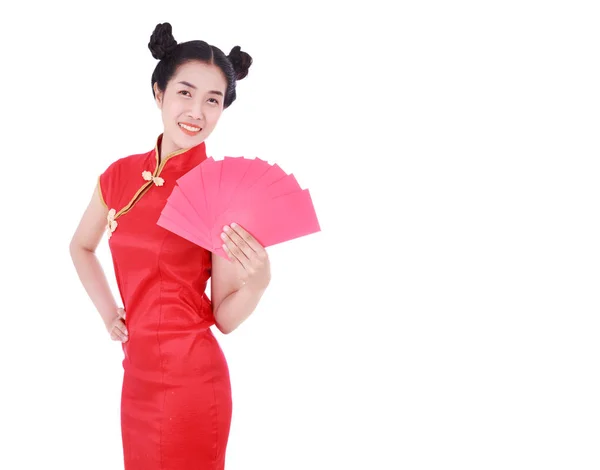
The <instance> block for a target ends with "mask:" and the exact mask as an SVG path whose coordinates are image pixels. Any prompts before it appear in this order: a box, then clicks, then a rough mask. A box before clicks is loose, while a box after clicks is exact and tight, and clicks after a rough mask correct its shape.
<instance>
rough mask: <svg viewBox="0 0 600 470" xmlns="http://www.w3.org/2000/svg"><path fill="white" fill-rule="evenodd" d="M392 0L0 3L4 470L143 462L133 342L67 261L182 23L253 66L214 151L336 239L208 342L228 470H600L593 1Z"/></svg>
mask: <svg viewBox="0 0 600 470" xmlns="http://www.w3.org/2000/svg"><path fill="white" fill-rule="evenodd" d="M384 3H387V2H377V1H370V2H364V3H361V4H354V3H353V2H341V1H340V2H328V1H320V2H312V3H311V2H297V3H294V4H291V3H289V2H278V3H273V4H271V5H269V4H266V3H263V4H261V3H259V2H256V1H252V2H232V1H227V2H212V3H209V2H202V1H194V2H170V3H169V2H150V1H146V2H143V3H140V4H133V3H131V2H125V1H123V2H118V3H116V4H114V5H110V4H105V3H104V2H102V3H98V2H96V3H89V2H78V3H73V4H72V5H69V4H67V3H61V2H43V3H42V2H38V3H35V2H34V3H32V2H26V3H20V4H18V6H17V4H12V5H7V4H6V5H5V4H3V6H2V11H0V17H1V18H2V28H1V29H0V35H1V37H0V44H1V46H2V56H1V57H0V63H1V64H2V65H1V68H2V72H1V74H0V80H1V81H2V82H1V83H0V85H1V91H2V101H1V107H2V108H1V109H2V113H1V116H2V126H1V132H2V150H3V152H2V165H3V168H2V173H1V174H0V182H1V184H0V193H1V194H0V197H1V200H2V203H3V206H2V220H1V222H0V223H1V224H2V225H1V232H0V233H1V240H2V243H1V248H0V249H1V253H0V254H1V261H0V269H1V275H2V284H1V287H0V288H1V296H2V297H1V298H2V304H1V315H2V320H3V321H2V335H1V337H2V340H1V341H0V348H1V349H0V353H1V356H0V358H1V359H0V360H1V364H0V365H1V376H0V393H1V401H0V404H1V405H0V406H1V407H2V409H1V413H0V416H1V418H0V436H2V437H1V443H0V446H1V447H0V468H2V469H7V470H8V469H10V470H17V469H28V470H29V469H36V470H37V469H46V468H60V469H79V470H80V469H86V470H93V469H103V470H104V469H115V470H116V469H120V468H123V466H122V454H121V452H122V449H121V436H120V423H119V406H120V387H121V379H122V366H121V360H122V350H121V345H120V344H119V343H117V342H113V341H111V340H110V338H109V337H108V335H107V333H106V331H105V330H104V327H103V324H102V322H101V321H100V316H99V315H98V313H97V312H96V311H95V309H94V307H93V304H92V303H91V301H90V300H89V299H88V297H87V296H86V294H85V291H84V289H83V287H82V285H81V284H80V282H79V280H78V278H77V274H76V272H75V269H74V267H73V265H72V262H71V259H70V256H69V250H68V246H69V241H70V238H71V236H72V234H73V232H74V230H75V228H76V226H77V224H78V222H79V218H80V217H81V215H82V213H83V210H84V209H85V207H86V206H87V203H88V201H89V198H90V197H91V196H92V192H93V190H94V186H95V184H96V179H97V177H98V175H99V174H100V172H102V171H103V170H104V169H105V168H106V166H107V165H108V164H109V163H111V162H112V161H114V160H115V159H117V158H120V157H122V156H126V155H130V154H133V153H141V152H146V151H148V150H150V149H152V147H153V145H154V141H155V139H156V137H157V136H158V135H159V134H160V132H162V123H161V120H160V114H159V111H158V110H157V108H156V106H155V104H154V102H153V99H152V93H151V88H150V77H151V73H152V70H153V68H154V66H155V65H156V61H155V60H154V59H153V58H152V56H151V54H150V51H149V50H148V48H147V44H148V41H149V38H150V35H151V33H152V31H153V29H154V27H155V26H156V24H157V23H159V22H166V21H168V22H170V23H171V24H172V25H173V33H174V35H175V38H176V39H177V40H178V41H180V42H182V41H187V40H192V39H203V40H206V41H208V42H209V43H211V44H215V45H217V46H218V47H220V48H221V49H222V50H223V51H224V52H225V53H228V52H229V51H230V50H231V48H232V47H233V46H235V45H240V46H241V47H242V50H244V51H246V52H248V53H249V54H250V55H251V56H252V57H253V59H254V64H253V65H252V68H251V69H250V73H249V75H248V77H247V78H245V79H244V80H242V81H240V82H239V83H238V99H237V101H236V102H235V103H234V104H233V105H232V106H231V108H230V109H228V110H226V111H225V113H224V115H223V117H222V118H221V121H220V122H219V124H218V126H217V128H216V130H215V131H214V133H213V134H212V135H211V136H210V137H209V139H208V140H207V151H208V154H209V155H212V156H214V157H215V158H217V159H218V158H221V157H223V156H225V155H232V156H240V155H243V156H248V157H252V156H258V157H260V158H263V159H266V160H268V161H270V162H277V163H278V164H279V165H280V166H281V167H282V168H283V169H284V170H286V171H287V172H293V173H294V174H295V176H296V177H297V179H298V181H299V182H300V184H301V185H302V186H303V187H305V188H309V190H310V192H311V195H312V198H313V202H314V204H315V207H316V210H317V213H318V216H319V221H320V223H321V228H322V231H321V232H320V233H318V234H313V235H310V236H307V237H303V238H301V239H297V240H293V241H290V242H288V243H284V244H281V245H278V246H275V247H272V248H269V250H268V252H269V254H270V258H271V265H272V273H273V280H272V283H271V285H270V287H269V289H268V291H267V293H266V294H265V297H264V298H263V300H262V301H261V303H260V305H259V307H258V308H257V310H256V311H255V313H254V314H253V315H252V316H251V317H250V318H249V319H248V320H247V321H246V322H245V323H244V324H243V325H242V326H240V327H239V328H238V329H237V330H236V331H235V332H234V333H232V334H231V335H228V336H223V335H221V334H220V333H219V332H218V331H216V330H215V334H216V335H217V338H218V339H219V341H220V342H221V345H222V347H223V349H224V351H225V353H226V356H227V358H228V361H229V365H230V372H231V377H232V386H233V399H234V415H233V421H232V428H231V435H230V441H229V446H228V452H227V470H242V469H243V470H247V469H261V470H267V469H277V470H281V469H286V470H293V469H302V470H304V469H311V470H312V469H315V470H316V469H355V468H356V469H402V470H424V469H435V470H439V469H460V470H467V469H477V470H481V469H486V470H488V469H502V470H504V469H511V470H516V469H527V470H531V469H544V470H548V469H578V470H584V469H597V468H599V467H600V448H599V445H598V441H599V439H600V406H599V403H600V399H599V397H600V380H599V376H598V352H599V351H598V327H599V326H600V325H599V323H600V322H599V320H598V310H599V308H598V307H599V301H598V297H599V296H598V285H599V282H600V252H599V249H598V246H599V244H598V240H599V235H600V234H599V224H598V201H599V196H600V194H599V185H598V177H599V169H600V168H599V164H598V154H599V139H598V126H599V124H600V111H599V109H600V95H599V91H598V90H599V89H600V87H599V85H598V84H599V83H600V68H599V65H598V64H599V61H598V57H599V54H598V52H599V51H598V44H600V37H599V36H600V32H599V31H600V30H599V29H598V24H599V20H600V17H599V15H598V12H597V11H595V10H594V9H593V6H594V2H577V1H573V0H571V1H569V2H567V1H563V2H558V1H555V2H548V1H545V2H541V1H538V2H533V1H524V0H520V1H503V2H476V1H471V2H467V1H458V2H442V1H438V2H433V1H419V2H399V3H398V2H396V3H395V7H394V8H396V10H395V11H393V10H392V6H385V7H384V6H383V4H384ZM390 4H391V5H392V4H394V2H390ZM98 256H99V258H100V260H101V262H102V264H103V266H104V268H105V271H106V272H107V275H108V277H109V279H110V281H111V284H112V286H113V288H114V289H115V290H114V292H115V294H116V292H117V291H116V284H115V281H114V275H113V273H112V264H111V261H110V256H109V252H108V246H107V244H106V238H104V239H103V241H102V243H101V245H100V247H99V250H98Z"/></svg>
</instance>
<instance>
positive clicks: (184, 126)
mask: <svg viewBox="0 0 600 470" xmlns="http://www.w3.org/2000/svg"><path fill="white" fill-rule="evenodd" d="M178 124H179V127H183V128H184V129H185V130H188V131H190V132H200V131H201V130H202V128H200V127H192V126H188V125H186V124H181V123H178Z"/></svg>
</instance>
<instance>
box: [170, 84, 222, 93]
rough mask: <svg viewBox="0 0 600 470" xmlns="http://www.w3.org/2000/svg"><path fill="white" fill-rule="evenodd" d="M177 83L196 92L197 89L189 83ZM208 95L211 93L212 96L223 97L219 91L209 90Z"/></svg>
mask: <svg viewBox="0 0 600 470" xmlns="http://www.w3.org/2000/svg"><path fill="white" fill-rule="evenodd" d="M178 83H181V84H182V85H185V86H187V87H190V88H193V89H194V90H197V89H198V88H196V86H195V85H192V84H191V83H190V82H185V81H183V82H178ZM209 93H212V94H214V95H219V96H223V93H221V92H220V91H218V90H210V91H209Z"/></svg>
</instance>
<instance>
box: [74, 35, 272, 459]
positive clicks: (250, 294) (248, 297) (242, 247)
mask: <svg viewBox="0 0 600 470" xmlns="http://www.w3.org/2000/svg"><path fill="white" fill-rule="evenodd" d="M148 47H149V48H150V50H151V51H152V55H153V56H154V58H156V59H159V60H160V62H159V63H158V65H157V66H156V69H155V70H154V73H153V75H152V89H153V94H154V98H155V101H156V103H157V105H158V108H159V109H160V110H161V113H162V120H163V124H164V131H163V133H162V134H161V135H160V136H159V137H158V139H157V140H156V145H155V147H154V149H153V150H151V151H148V152H146V153H142V154H136V155H130V156H128V157H124V158H121V159H118V160H116V161H115V162H113V163H112V164H111V165H110V166H109V167H108V168H107V169H106V171H105V172H104V173H102V174H101V175H100V176H99V179H98V185H97V188H96V190H95V191H94V195H93V197H92V200H91V201H90V203H89V206H88V207H87V209H86V211H85V213H84V215H83V217H82V219H81V222H80V224H79V226H78V228H77V230H76V232H75V234H74V236H73V239H72V241H71V246H70V250H71V256H72V259H73V262H74V264H75V267H76V269H77V272H78V275H79V277H80V279H81V281H82V283H83V285H84V287H85V289H86V291H87V293H88V294H89V296H90V298H91V300H92V301H93V303H94V305H95V306H96V308H97V309H98V311H99V313H100V315H101V317H102V319H103V321H104V323H105V325H106V328H107V330H108V332H109V333H110V337H111V338H112V339H113V340H118V341H121V342H122V347H123V351H124V359H123V368H124V375H123V388H122V395H121V431H122V439H123V453H124V461H125V469H126V470H159V469H160V470H186V469H190V470H191V469H194V470H196V469H223V468H224V465H225V451H226V446H227V441H228V437H229V430H230V423H231V414H232V407H231V406H232V404H231V388H230V381H229V371H228V367H227V362H226V360H225V357H224V355H223V352H222V350H221V348H220V346H219V344H218V342H217V340H216V338H215V337H214V335H213V333H212V331H211V329H210V326H212V325H216V327H217V328H218V329H219V330H220V331H221V332H222V333H224V334H228V333H230V332H232V331H233V330H234V329H235V328H236V327H237V326H238V325H239V324H240V323H242V322H243V321H244V320H245V319H246V318H248V316H249V315H250V314H251V313H252V312H253V311H254V309H255V307H256V305H257V304H258V302H259V300H260V298H261V296H262V295H263V293H264V291H265V289H266V288H267V286H268V284H269V282H270V263H269V259H268V256H267V254H266V251H265V249H264V248H263V247H262V246H261V245H260V244H259V243H258V242H257V241H256V240H255V239H254V238H253V237H252V236H251V235H250V234H249V233H247V232H246V231H245V230H244V229H243V228H242V227H239V226H236V225H235V224H231V226H226V227H224V230H223V233H222V237H223V241H224V249H225V251H226V253H227V255H228V257H229V260H225V259H223V258H221V257H220V256H216V255H212V254H211V253H210V252H209V251H207V250H205V249H204V248H202V247H199V246H197V245H195V244H193V243H191V242H189V241H187V240H185V239H183V238H181V237H179V236H177V235H175V234H173V233H171V232H169V231H167V230H165V229H163V228H161V227H160V226H158V225H157V224H156V221H157V220H158V218H159V215H160V212H161V210H162V208H163V206H164V205H165V202H166V200H167V198H168V196H169V194H170V193H171V191H172V189H173V187H174V185H175V182H176V180H177V179H178V178H179V177H180V176H182V175H183V174H185V173H186V172H187V171H189V170H190V169H192V168H193V167H195V166H197V165H199V164H200V163H201V162H202V161H204V160H205V159H206V158H207V156H206V148H205V143H204V141H205V139H206V138H207V137H208V136H209V135H210V134H211V132H212V131H213V129H214V128H215V126H216V124H217V122H218V120H219V117H220V116H221V113H222V111H223V110H224V109H226V108H227V107H228V106H229V105H230V104H231V103H232V102H233V101H234V100H235V98H236V92H235V84H236V80H240V79H242V78H244V77H245V76H246V75H247V73H248V68H249V67H250V65H251V63H252V59H251V57H250V56H249V55H248V54H246V53H245V52H242V51H241V50H240V48H239V47H238V46H236V47H234V48H233V49H232V50H231V52H230V54H229V55H228V56H225V55H224V54H223V52H222V51H221V50H220V49H218V48H217V47H215V46H210V45H208V44H207V43H205V42H203V41H190V42H186V43H182V44H177V42H176V41H175V39H174V38H173V36H172V33H171V26H170V25H169V24H168V23H164V24H159V25H157V26H156V29H155V30H154V33H153V34H152V36H151V39H150V43H149V44H148ZM232 222H234V221H232ZM104 230H106V232H107V235H108V237H109V247H110V250H111V255H112V259H113V264H114V269H115V276H116V280H117V285H118V288H119V293H120V296H121V300H122V302H123V307H124V308H117V304H116V302H115V300H114V299H113V297H112V294H111V291H110V288H109V285H108V283H107V281H106V278H105V276H104V272H103V270H102V268H101V266H100V264H99V262H98V260H97V258H96V255H95V253H94V252H95V249H96V247H97V245H98V243H99V242H100V239H101V238H102V235H103V232H104ZM209 278H211V296H210V299H209V298H208V297H207V295H206V293H205V288H206V284H207V281H208V279H209Z"/></svg>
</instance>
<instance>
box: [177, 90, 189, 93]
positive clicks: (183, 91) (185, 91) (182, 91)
mask: <svg viewBox="0 0 600 470" xmlns="http://www.w3.org/2000/svg"><path fill="white" fill-rule="evenodd" d="M179 93H182V94H183V93H188V94H189V91H187V90H181V91H180V92H179Z"/></svg>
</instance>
